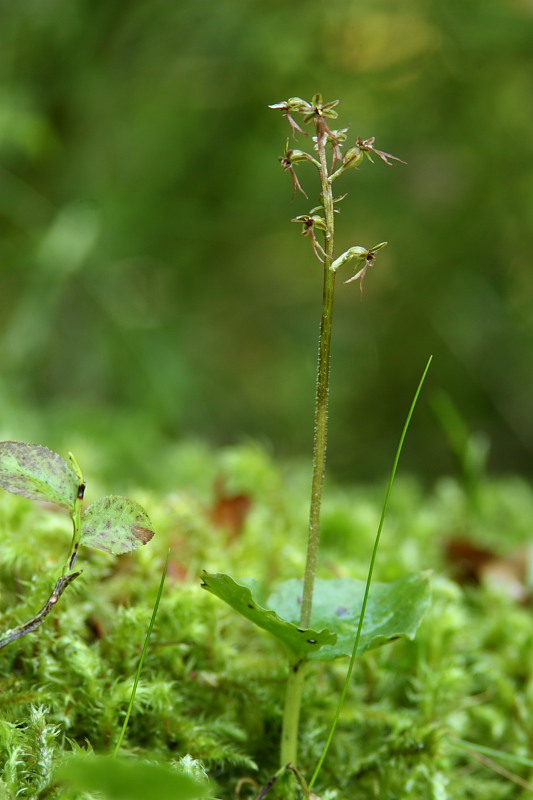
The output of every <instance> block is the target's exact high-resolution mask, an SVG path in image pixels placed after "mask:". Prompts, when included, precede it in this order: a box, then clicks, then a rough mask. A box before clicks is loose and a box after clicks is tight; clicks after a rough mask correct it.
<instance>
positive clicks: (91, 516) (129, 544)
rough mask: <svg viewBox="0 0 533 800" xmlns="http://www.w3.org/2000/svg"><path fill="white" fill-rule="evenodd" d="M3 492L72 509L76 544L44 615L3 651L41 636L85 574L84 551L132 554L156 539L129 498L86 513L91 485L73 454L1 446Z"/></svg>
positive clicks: (11, 636) (3, 638) (16, 632)
mask: <svg viewBox="0 0 533 800" xmlns="http://www.w3.org/2000/svg"><path fill="white" fill-rule="evenodd" d="M0 486H3V487H4V489H7V490H8V491H9V492H12V493H13V494H19V495H22V496H23V497H28V498H30V499H31V500H41V501H46V502H50V503H57V504H58V505H60V506H64V507H65V508H67V509H68V511H69V513H70V517H71V519H72V527H73V533H72V540H71V544H70V550H69V552H68V555H67V558H66V560H65V563H64V566H63V569H62V572H61V575H60V576H59V578H58V579H57V580H56V583H55V585H54V588H53V589H52V592H51V594H50V596H49V598H48V600H47V601H46V603H45V604H44V605H43V607H42V608H41V610H40V611H39V612H38V613H37V614H36V615H35V616H34V617H32V618H31V619H29V620H28V621H27V622H24V623H22V624H21V625H17V626H16V627H14V628H10V629H9V630H7V631H5V632H4V633H1V634H0V648H2V647H5V646H6V645H8V644H10V643H11V642H14V641H15V640H16V639H20V637H21V636H24V635H25V634H27V633H31V632H32V631H34V630H36V629H37V628H38V627H39V625H41V623H42V622H43V621H44V620H45V618H46V617H47V616H48V614H49V613H50V612H51V611H52V609H53V608H54V607H55V605H56V603H57V601H58V600H59V598H60V597H61V595H62V594H63V592H64V591H65V589H66V588H67V586H69V585H70V584H71V583H72V581H73V580H75V579H76V578H77V577H78V576H79V575H81V571H80V570H78V571H75V570H74V566H75V564H76V561H77V558H78V552H79V548H80V545H86V546H87V547H94V548H96V549H97V550H104V551H106V552H108V553H113V554H114V555H119V554H121V553H129V552H130V551H131V550H135V549H136V548H137V547H139V546H140V545H143V544H146V543H147V542H149V541H150V539H151V538H152V536H153V535H154V530H153V528H152V524H151V522H150V520H149V519H148V515H147V514H146V512H145V511H144V509H143V508H142V507H141V506H140V505H139V504H138V503H136V502H135V501H134V500H129V499H128V498H127V497H118V496H117V495H109V496H108V497H102V498H101V499H100V500H97V501H96V502H95V503H93V504H92V505H90V506H89V507H88V508H87V509H86V510H85V511H83V508H82V505H83V497H84V494H85V481H84V479H83V475H82V473H81V470H80V468H79V466H78V463H77V462H76V460H75V458H74V456H73V455H72V453H70V454H69V460H68V461H65V460H64V459H63V458H61V456H59V455H58V454H57V453H53V452H52V451H51V450H48V448H46V447H42V446H41V445H37V444H25V443H24V442H0Z"/></svg>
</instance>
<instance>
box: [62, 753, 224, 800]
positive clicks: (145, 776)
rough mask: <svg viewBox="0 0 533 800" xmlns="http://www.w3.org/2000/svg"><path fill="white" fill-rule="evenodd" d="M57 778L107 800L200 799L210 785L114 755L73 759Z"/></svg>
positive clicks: (65, 765)
mask: <svg viewBox="0 0 533 800" xmlns="http://www.w3.org/2000/svg"><path fill="white" fill-rule="evenodd" d="M56 775H57V778H58V779H59V780H60V781H61V782H62V783H64V784H67V785H68V786H69V787H71V788H72V789H74V790H76V791H82V792H90V793H91V794H92V793H93V792H99V793H100V792H101V793H102V794H103V796H104V797H105V798H106V800H147V798H151V797H153V798H157V800H198V798H202V797H206V795H208V794H209V786H208V785H207V784H200V783H198V782H197V781H196V780H194V778H192V777H190V776H189V775H181V774H180V773H179V772H176V771H175V770H171V769H169V768H168V767H165V766H162V765H159V764H148V763H146V762H143V761H137V760H133V759H129V760H125V759H122V758H113V757H112V756H97V755H83V756H72V757H71V758H69V759H68V760H67V761H66V762H65V763H64V764H63V765H62V766H61V767H60V769H59V770H58V771H57V773H56Z"/></svg>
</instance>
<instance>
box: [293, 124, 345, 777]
mask: <svg viewBox="0 0 533 800" xmlns="http://www.w3.org/2000/svg"><path fill="white" fill-rule="evenodd" d="M315 124H316V133H317V143H318V155H319V161H320V168H319V174H320V185H321V191H322V203H323V206H324V217H325V222H326V230H325V232H324V253H325V259H324V284H323V294H322V318H321V322H320V337H319V345H318V368H317V378H316V403H315V438H314V445H313V480H312V485H311V506H310V511H309V535H308V540H307V559H306V565H305V575H304V585H303V594H302V610H301V616H300V627H302V628H309V627H310V625H311V614H312V610H313V591H314V586H315V576H316V571H317V566H318V550H319V544H320V509H321V506H322V490H323V487H324V474H325V470H326V450H327V439H328V400H329V374H330V355H331V329H332V325H333V298H334V294H335V271H334V270H332V269H331V265H332V263H333V252H334V233H335V228H334V218H333V192H332V187H331V181H330V178H329V173H328V164H327V157H326V143H327V135H326V129H325V126H324V123H323V119H322V117H318V118H317V119H316V123H315ZM305 667H306V663H305V662H304V661H301V662H298V663H297V664H291V665H290V672H289V679H288V681H287V690H286V695H285V709H284V712H283V727H282V735H281V766H284V765H286V764H289V763H290V764H293V765H294V766H296V759H297V752H298V724H299V720H300V708H301V705H302V695H303V688H304V678H305Z"/></svg>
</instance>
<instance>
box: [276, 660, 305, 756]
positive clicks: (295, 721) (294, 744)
mask: <svg viewBox="0 0 533 800" xmlns="http://www.w3.org/2000/svg"><path fill="white" fill-rule="evenodd" d="M306 666H307V664H306V662H305V661H298V662H297V663H296V664H291V665H290V667H289V677H288V679H287V690H286V693H285V708H284V709H283V725H282V729H281V759H280V763H281V766H282V767H285V766H287V764H292V765H296V758H297V755H298V725H299V722H300V708H301V705H302V694H303V687H304V679H305V668H306Z"/></svg>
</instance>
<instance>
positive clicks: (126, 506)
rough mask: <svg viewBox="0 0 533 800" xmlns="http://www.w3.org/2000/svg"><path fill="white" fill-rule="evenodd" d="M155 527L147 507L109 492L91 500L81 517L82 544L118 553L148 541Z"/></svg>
mask: <svg viewBox="0 0 533 800" xmlns="http://www.w3.org/2000/svg"><path fill="white" fill-rule="evenodd" d="M154 533H155V531H154V530H153V528H152V523H151V522H150V520H149V518H148V515H147V513H146V511H145V510H144V509H143V508H142V506H140V505H139V503H136V502H135V500H129V499H128V498H127V497H118V496H117V495H109V496H108V497H102V498H101V499H100V500H97V501H96V503H93V504H92V505H91V506H89V508H88V509H87V511H86V512H85V513H84V515H83V517H82V521H81V537H80V541H81V544H84V545H86V546H87V547H94V548H96V550H104V551H105V552H106V553H113V555H120V554H121V553H129V552H130V551H131V550H135V549H136V548H137V547H140V546H141V545H143V544H147V542H149V541H150V539H151V538H152V536H153V535H154Z"/></svg>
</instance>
